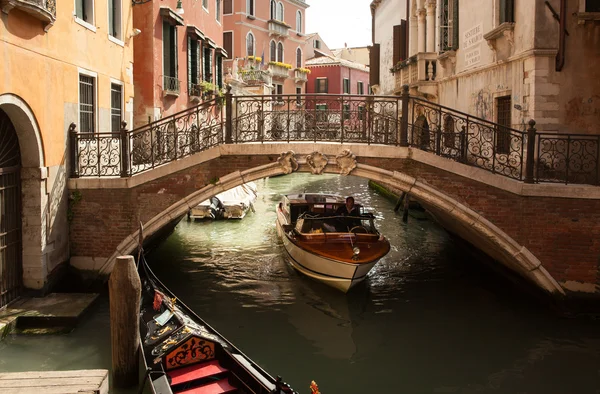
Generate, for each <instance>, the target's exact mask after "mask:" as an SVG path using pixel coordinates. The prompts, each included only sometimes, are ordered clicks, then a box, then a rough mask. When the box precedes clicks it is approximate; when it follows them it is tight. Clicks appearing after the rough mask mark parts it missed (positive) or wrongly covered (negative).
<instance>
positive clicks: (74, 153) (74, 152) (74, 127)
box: [69, 123, 79, 178]
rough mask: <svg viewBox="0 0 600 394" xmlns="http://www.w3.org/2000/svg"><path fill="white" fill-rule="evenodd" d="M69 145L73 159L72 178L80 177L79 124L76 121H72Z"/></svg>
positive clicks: (71, 158)
mask: <svg viewBox="0 0 600 394" xmlns="http://www.w3.org/2000/svg"><path fill="white" fill-rule="evenodd" d="M69 145H70V147H69V148H70V149H69V150H70V160H71V178H79V155H78V154H77V153H78V152H77V151H78V146H77V145H78V144H77V125H76V124H75V123H71V124H70V125H69Z"/></svg>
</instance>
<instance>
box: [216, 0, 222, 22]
mask: <svg viewBox="0 0 600 394" xmlns="http://www.w3.org/2000/svg"><path fill="white" fill-rule="evenodd" d="M215 19H216V20H217V22H221V0H215Z"/></svg>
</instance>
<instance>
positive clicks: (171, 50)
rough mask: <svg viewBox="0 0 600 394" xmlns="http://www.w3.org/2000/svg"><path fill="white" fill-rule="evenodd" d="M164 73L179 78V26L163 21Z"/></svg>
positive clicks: (166, 75)
mask: <svg viewBox="0 0 600 394" xmlns="http://www.w3.org/2000/svg"><path fill="white" fill-rule="evenodd" d="M163 75H164V76H165V77H171V78H177V28H176V27H175V26H174V25H172V24H171V23H169V22H168V21H163Z"/></svg>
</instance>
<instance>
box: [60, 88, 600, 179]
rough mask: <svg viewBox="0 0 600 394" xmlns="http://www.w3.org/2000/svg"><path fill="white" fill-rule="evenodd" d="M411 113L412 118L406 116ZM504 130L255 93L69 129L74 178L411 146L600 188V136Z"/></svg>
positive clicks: (333, 98) (404, 99) (422, 111)
mask: <svg viewBox="0 0 600 394" xmlns="http://www.w3.org/2000/svg"><path fill="white" fill-rule="evenodd" d="M402 114H405V116H401V115H402ZM534 126H535V122H534V121H533V120H532V121H530V123H529V128H528V129H527V131H520V130H516V129H512V128H509V127H505V126H501V125H498V124H495V123H492V122H489V121H487V120H485V119H480V118H477V117H474V116H471V115H469V114H466V113H463V112H460V111H456V110H453V109H452V108H448V107H444V106H441V105H438V104H435V103H431V102H429V101H426V100H423V99H421V98H416V97H410V96H409V95H408V89H404V91H403V94H402V95H401V96H362V95H347V94H344V95H329V94H298V95H287V94H286V95H268V96H267V95H254V96H236V97H234V96H233V95H232V94H231V93H230V92H228V93H227V94H225V97H218V98H216V99H213V100H210V101H206V102H203V103H202V104H200V105H198V106H196V107H192V108H189V109H187V110H185V111H182V112H179V113H177V114H174V115H171V116H168V117H165V118H163V119H160V120H158V121H155V122H152V123H149V124H147V125H145V126H142V127H139V128H137V129H135V130H132V131H128V130H127V129H126V124H123V127H122V129H121V131H120V132H119V133H78V132H77V131H76V130H75V125H72V126H71V128H70V144H71V149H70V152H71V162H72V163H73V165H72V171H71V176H72V177H104V176H112V177H115V176H121V177H129V176H132V175H135V174H139V173H141V172H144V171H149V170H151V169H153V168H156V167H158V166H161V165H163V164H166V163H169V162H172V161H175V160H179V159H181V158H184V157H187V156H190V155H192V154H195V153H197V152H201V151H203V150H206V149H209V148H212V147H214V146H218V145H219V144H223V143H227V144H231V143H236V144H239V143H249V142H253V143H256V142H259V143H265V142H297V141H298V142H300V141H313V142H317V141H327V142H337V143H360V144H381V145H394V146H402V147H406V146H411V147H413V148H417V149H421V150H424V151H427V152H431V153H433V154H436V155H438V156H442V157H445V158H448V159H450V160H454V161H457V162H460V163H463V164H466V165H469V166H473V167H478V168H481V169H483V170H486V171H490V172H492V173H494V174H498V175H502V176H505V177H508V178H511V179H515V180H519V181H524V182H527V183H534V182H560V183H579V184H592V185H600V136H596V135H594V136H592V135H567V134H565V135H560V134H549V133H536V130H535V127H534Z"/></svg>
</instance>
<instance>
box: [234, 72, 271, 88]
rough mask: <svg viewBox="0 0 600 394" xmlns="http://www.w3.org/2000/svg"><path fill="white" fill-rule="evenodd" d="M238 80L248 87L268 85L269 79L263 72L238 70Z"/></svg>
mask: <svg viewBox="0 0 600 394" xmlns="http://www.w3.org/2000/svg"><path fill="white" fill-rule="evenodd" d="M239 75H240V78H241V79H242V81H243V82H244V83H246V84H247V85H248V86H259V85H270V84H271V77H270V76H269V74H268V73H267V72H266V71H263V70H240V71H239Z"/></svg>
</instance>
